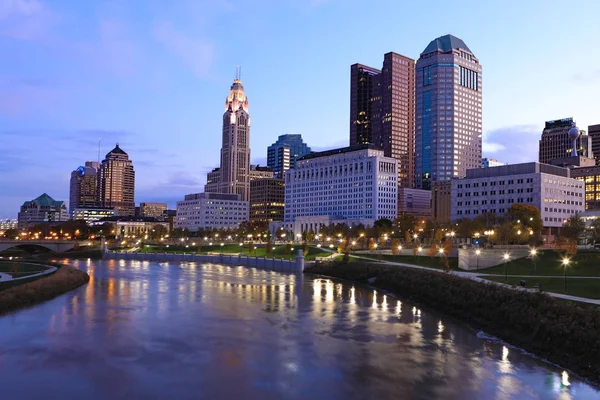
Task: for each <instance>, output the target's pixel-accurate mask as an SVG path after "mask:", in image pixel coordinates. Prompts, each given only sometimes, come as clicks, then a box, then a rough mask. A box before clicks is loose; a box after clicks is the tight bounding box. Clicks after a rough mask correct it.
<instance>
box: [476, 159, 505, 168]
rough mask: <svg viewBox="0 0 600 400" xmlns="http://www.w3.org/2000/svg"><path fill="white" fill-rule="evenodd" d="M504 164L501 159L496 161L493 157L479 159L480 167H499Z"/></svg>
mask: <svg viewBox="0 0 600 400" xmlns="http://www.w3.org/2000/svg"><path fill="white" fill-rule="evenodd" d="M502 165H505V164H504V163H503V162H502V161H498V160H496V159H495V158H487V157H486V158H482V159H481V168H489V167H500V166H502Z"/></svg>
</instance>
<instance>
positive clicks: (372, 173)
mask: <svg viewBox="0 0 600 400" xmlns="http://www.w3.org/2000/svg"><path fill="white" fill-rule="evenodd" d="M397 179H398V170H397V161H396V159H394V158H391V157H385V156H384V153H383V150H381V149H379V148H378V147H377V146H374V145H371V144H362V145H356V146H350V147H344V148H341V149H334V150H329V151H323V152H319V153H311V154H308V155H306V156H304V157H301V158H300V159H298V160H297V161H296V168H294V169H290V170H289V171H287V172H286V175H285V214H284V222H282V223H275V222H273V223H271V224H270V229H271V231H272V232H273V233H274V232H275V231H277V230H279V229H284V230H286V231H293V232H294V234H295V235H297V234H299V233H302V232H308V231H311V230H312V231H313V232H315V233H316V232H318V231H319V230H320V228H321V226H323V225H329V224H331V223H345V224H347V225H357V224H364V225H373V224H374V222H375V221H376V220H378V219H381V218H387V219H391V220H393V219H395V218H396V216H397V214H398V181H397Z"/></svg>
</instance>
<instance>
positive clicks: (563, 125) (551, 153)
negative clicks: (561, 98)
mask: <svg viewBox="0 0 600 400" xmlns="http://www.w3.org/2000/svg"><path fill="white" fill-rule="evenodd" d="M574 127H577V124H576V123H575V121H573V118H563V119H560V120H555V121H546V124H545V126H544V130H543V131H542V137H541V139H540V148H539V162H541V163H546V164H549V163H550V160H553V159H556V158H558V159H562V158H566V157H570V156H571V150H572V148H573V140H572V139H571V138H569V129H571V128H574ZM580 132H581V135H580V136H579V137H578V138H577V140H576V142H575V143H576V146H577V155H579V156H583V157H586V158H593V154H592V138H591V136H588V135H586V134H585V131H580Z"/></svg>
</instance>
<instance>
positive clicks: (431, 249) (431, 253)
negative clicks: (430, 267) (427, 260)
mask: <svg viewBox="0 0 600 400" xmlns="http://www.w3.org/2000/svg"><path fill="white" fill-rule="evenodd" d="M437 253H438V248H437V245H436V244H435V243H433V244H432V245H431V246H429V249H427V255H428V256H429V257H435V256H436V255H437Z"/></svg>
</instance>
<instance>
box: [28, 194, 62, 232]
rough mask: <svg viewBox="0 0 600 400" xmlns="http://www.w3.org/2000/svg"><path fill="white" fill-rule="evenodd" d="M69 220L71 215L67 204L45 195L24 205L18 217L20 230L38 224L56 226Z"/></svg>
mask: <svg viewBox="0 0 600 400" xmlns="http://www.w3.org/2000/svg"><path fill="white" fill-rule="evenodd" d="M68 220H69V213H68V212H67V206H66V205H65V202H64V201H57V200H54V199H53V198H52V197H50V196H48V195H47V194H46V193H44V194H42V195H41V196H39V197H37V198H35V199H33V200H31V201H26V202H25V203H23V205H22V206H21V211H20V212H19V216H18V221H19V222H18V226H19V229H23V228H27V227H30V226H32V225H36V224H41V223H49V224H54V223H58V222H64V221H68Z"/></svg>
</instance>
